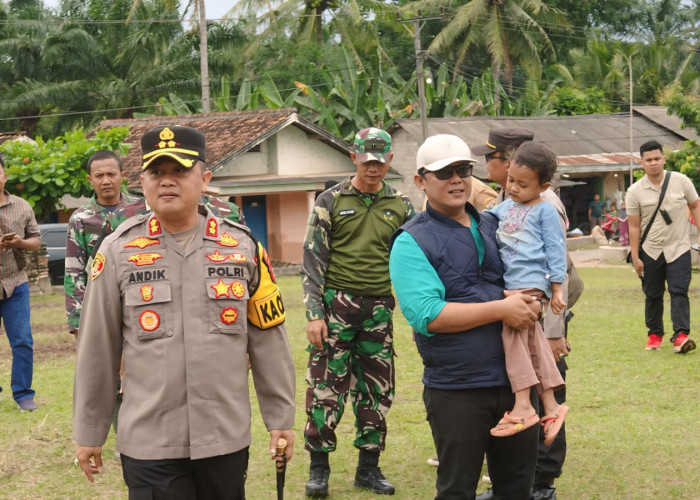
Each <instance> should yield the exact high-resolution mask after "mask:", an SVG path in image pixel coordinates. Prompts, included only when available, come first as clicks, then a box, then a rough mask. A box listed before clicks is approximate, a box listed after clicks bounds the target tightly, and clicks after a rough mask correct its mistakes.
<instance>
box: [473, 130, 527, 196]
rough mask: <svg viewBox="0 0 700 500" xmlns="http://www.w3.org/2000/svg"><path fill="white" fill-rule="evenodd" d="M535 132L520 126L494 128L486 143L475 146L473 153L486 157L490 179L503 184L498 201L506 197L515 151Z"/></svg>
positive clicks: (490, 131)
mask: <svg viewBox="0 0 700 500" xmlns="http://www.w3.org/2000/svg"><path fill="white" fill-rule="evenodd" d="M534 136H535V134H534V133H533V132H531V131H529V130H527V129H524V128H519V127H507V128H493V129H491V130H489V139H488V141H487V142H486V144H482V145H479V146H474V147H473V148H472V154H474V155H476V156H485V157H486V169H487V170H488V174H489V179H491V180H492V181H493V182H495V183H496V184H499V185H500V186H501V188H502V189H501V192H500V193H499V196H498V199H497V200H496V202H497V203H500V202H502V201H503V200H504V199H505V188H506V181H507V180H508V167H509V166H510V157H511V156H512V154H513V152H514V151H515V150H516V149H517V148H518V146H520V145H521V144H522V143H523V142H525V141H531V140H532V139H533V137H534Z"/></svg>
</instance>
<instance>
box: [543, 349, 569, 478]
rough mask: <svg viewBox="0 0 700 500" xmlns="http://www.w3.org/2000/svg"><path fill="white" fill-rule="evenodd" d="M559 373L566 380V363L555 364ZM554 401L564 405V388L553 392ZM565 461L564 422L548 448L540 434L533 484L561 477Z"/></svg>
mask: <svg viewBox="0 0 700 500" xmlns="http://www.w3.org/2000/svg"><path fill="white" fill-rule="evenodd" d="M557 368H559V373H561V376H562V378H563V379H564V380H566V362H565V361H560V362H558V363H557ZM554 399H556V400H557V403H559V404H560V405H562V404H564V403H566V386H564V387H562V388H561V389H559V390H557V391H554ZM543 416H544V406H541V407H540V417H543ZM565 459H566V422H564V424H562V426H561V429H560V430H559V433H558V434H557V437H555V438H554V442H552V444H550V445H549V446H545V445H544V432H540V444H539V449H538V451H537V467H536V468H535V484H550V483H551V482H552V481H553V480H554V479H556V478H558V477H559V476H561V469H562V467H563V466H564V460H565Z"/></svg>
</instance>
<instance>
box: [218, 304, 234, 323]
mask: <svg viewBox="0 0 700 500" xmlns="http://www.w3.org/2000/svg"><path fill="white" fill-rule="evenodd" d="M219 316H220V317H221V321H223V322H224V323H226V324H227V325H230V324H232V323H235V322H236V320H237V319H238V309H236V308H235V307H227V308H226V309H224V310H223V311H221V314H220V315H219Z"/></svg>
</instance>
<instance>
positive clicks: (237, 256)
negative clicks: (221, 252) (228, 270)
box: [229, 252, 248, 262]
mask: <svg viewBox="0 0 700 500" xmlns="http://www.w3.org/2000/svg"><path fill="white" fill-rule="evenodd" d="M229 260H232V261H233V262H245V261H246V260H248V259H246V258H245V255H243V254H242V253H238V252H236V253H233V254H231V255H230V256H229Z"/></svg>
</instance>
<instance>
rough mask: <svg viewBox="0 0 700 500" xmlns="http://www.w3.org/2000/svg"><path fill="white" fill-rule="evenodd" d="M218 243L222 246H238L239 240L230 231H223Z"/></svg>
mask: <svg viewBox="0 0 700 500" xmlns="http://www.w3.org/2000/svg"><path fill="white" fill-rule="evenodd" d="M217 243H218V244H219V245H221V246H222V247H229V248H233V247H237V246H238V240H237V239H236V238H234V237H233V236H231V235H230V234H228V233H223V234H222V235H221V238H220V239H219V241H217Z"/></svg>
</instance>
